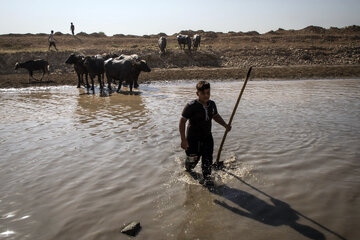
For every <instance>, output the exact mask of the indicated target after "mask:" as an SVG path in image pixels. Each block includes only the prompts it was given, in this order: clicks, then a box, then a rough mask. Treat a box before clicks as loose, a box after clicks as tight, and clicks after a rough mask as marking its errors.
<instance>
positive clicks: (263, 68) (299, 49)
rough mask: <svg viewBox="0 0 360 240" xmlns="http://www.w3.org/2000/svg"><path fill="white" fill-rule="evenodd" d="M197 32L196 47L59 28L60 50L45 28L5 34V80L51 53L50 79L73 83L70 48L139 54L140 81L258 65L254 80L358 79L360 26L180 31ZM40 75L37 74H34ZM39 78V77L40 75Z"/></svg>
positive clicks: (13, 83)
mask: <svg viewBox="0 0 360 240" xmlns="http://www.w3.org/2000/svg"><path fill="white" fill-rule="evenodd" d="M180 33H182V34H189V35H191V36H192V35H194V34H200V35H201V36H202V40H201V46H200V48H199V49H198V50H197V51H194V50H192V51H189V50H188V49H186V50H182V49H180V48H179V45H178V44H177V41H176V35H177V34H173V35H166V34H164V33H159V34H154V35H144V36H134V35H123V34H117V35H114V36H106V35H104V34H102V33H92V34H86V33H79V34H77V35H76V36H72V35H70V34H63V33H59V32H58V33H55V39H56V42H57V47H58V49H59V51H54V50H51V51H48V45H47V44H48V43H47V34H6V35H0V87H1V88H10V87H26V86H32V85H38V84H39V83H32V84H29V83H28V76H27V71H26V70H25V69H19V70H16V71H15V70H14V65H15V63H16V62H23V61H28V60H30V59H46V60H47V61H48V62H49V64H50V72H51V81H52V82H50V83H47V84H51V85H62V84H66V85H76V83H77V78H76V75H75V74H74V68H73V66H72V65H69V64H65V61H66V59H67V58H68V57H69V55H70V54H72V53H77V54H83V55H95V54H102V53H115V54H118V55H120V54H138V55H139V57H140V58H141V59H143V60H146V61H147V64H148V65H149V67H151V68H152V71H151V72H150V73H142V74H141V75H140V79H139V80H140V82H147V81H157V80H169V81H171V80H181V79H207V80H210V79H219V80H223V79H242V78H243V77H244V75H245V71H246V70H247V68H248V67H249V66H253V67H254V70H253V73H252V79H317V78H322V79H323V78H360V67H359V66H360V37H359V36H360V35H359V34H360V26H348V27H344V28H333V27H331V28H329V29H324V28H321V27H316V26H309V27H306V28H304V29H300V30H284V29H278V30H276V31H270V32H268V33H264V34H259V33H257V32H254V31H252V32H228V33H221V32H211V31H202V30H198V31H192V30H187V31H181V32H180ZM159 36H166V38H167V48H166V49H167V51H166V54H165V55H160V54H159V48H158V46H157V41H158V38H159ZM36 75H37V76H39V73H37V74H36ZM37 78H38V77H37Z"/></svg>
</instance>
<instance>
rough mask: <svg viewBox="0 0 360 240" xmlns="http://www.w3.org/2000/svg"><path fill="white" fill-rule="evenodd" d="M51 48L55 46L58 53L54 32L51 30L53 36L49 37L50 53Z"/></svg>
mask: <svg viewBox="0 0 360 240" xmlns="http://www.w3.org/2000/svg"><path fill="white" fill-rule="evenodd" d="M51 46H54V47H55V49H56V51H57V50H58V49H57V48H56V44H55V38H54V31H53V30H51V34H50V35H49V51H50V47H51Z"/></svg>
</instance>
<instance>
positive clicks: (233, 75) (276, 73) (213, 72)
mask: <svg viewBox="0 0 360 240" xmlns="http://www.w3.org/2000/svg"><path fill="white" fill-rule="evenodd" d="M22 71H23V70H22ZM246 71H247V69H246V68H153V69H152V71H151V72H150V73H141V74H140V77H139V81H140V83H142V82H150V81H151V82H152V81H172V80H183V79H193V80H198V79H204V80H213V79H217V80H230V79H243V78H244V76H245V74H246ZM35 76H36V78H39V77H40V76H41V74H37V75H35ZM336 78H360V65H313V66H305V65H304V66H278V67H255V68H253V71H252V74H251V79H252V80H284V79H286V80H296V79H336ZM43 81H44V82H34V81H33V82H31V83H28V74H27V73H26V72H25V71H23V73H22V74H1V75H0V88H21V87H30V86H57V85H73V86H76V85H77V77H76V75H75V73H53V74H51V75H50V81H47V77H46V76H45V77H44V80H43ZM105 81H106V79H105ZM96 83H97V80H96V79H95V84H96Z"/></svg>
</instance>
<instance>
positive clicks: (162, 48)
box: [158, 37, 166, 54]
mask: <svg viewBox="0 0 360 240" xmlns="http://www.w3.org/2000/svg"><path fill="white" fill-rule="evenodd" d="M158 45H159V48H160V52H161V54H164V53H165V48H166V38H165V37H160V38H159V41H158Z"/></svg>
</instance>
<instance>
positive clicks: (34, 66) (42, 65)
mask: <svg viewBox="0 0 360 240" xmlns="http://www.w3.org/2000/svg"><path fill="white" fill-rule="evenodd" d="M19 68H25V69H26V70H28V72H29V82H30V78H32V79H34V80H36V81H37V79H35V78H34V77H33V72H34V71H38V70H40V71H42V72H43V74H42V76H41V79H40V81H41V80H42V79H43V77H44V75H45V73H47V75H48V80H49V74H50V72H49V69H50V65H49V63H48V62H47V61H46V60H44V59H37V60H30V61H27V62H23V63H19V62H17V63H16V64H15V70H17V69H19Z"/></svg>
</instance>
